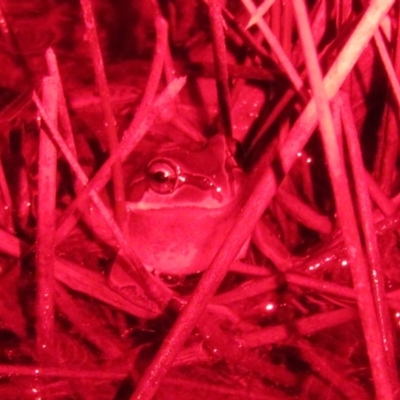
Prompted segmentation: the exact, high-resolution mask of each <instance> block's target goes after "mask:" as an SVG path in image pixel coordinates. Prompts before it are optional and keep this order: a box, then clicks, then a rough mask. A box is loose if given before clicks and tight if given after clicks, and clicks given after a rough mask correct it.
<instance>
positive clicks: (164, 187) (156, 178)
mask: <svg viewBox="0 0 400 400" xmlns="http://www.w3.org/2000/svg"><path fill="white" fill-rule="evenodd" d="M178 175H179V171H178V170H177V168H174V166H173V165H172V164H171V163H169V162H168V161H166V160H155V161H153V162H151V163H150V164H149V165H148V166H147V171H146V176H147V180H148V182H149V186H150V188H151V189H152V190H154V191H155V192H156V193H159V194H167V193H171V192H172V191H173V190H174V189H175V188H176V186H177V183H178V179H179V177H178Z"/></svg>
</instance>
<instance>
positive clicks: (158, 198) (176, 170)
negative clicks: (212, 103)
mask: <svg viewBox="0 0 400 400" xmlns="http://www.w3.org/2000/svg"><path fill="white" fill-rule="evenodd" d="M234 147H235V145H234V143H233V141H231V140H230V139H229V138H226V137H225V136H224V135H222V134H216V135H214V136H212V137H211V138H209V139H208V140H196V141H195V140H193V139H192V138H186V137H184V136H183V137H182V135H181V136H179V135H176V134H174V135H172V136H171V135H168V134H160V133H159V132H149V133H148V134H146V135H145V137H144V138H143V139H142V140H141V142H140V143H139V144H138V146H137V147H136V149H135V150H134V152H133V153H132V154H131V156H130V157H129V159H128V160H127V162H125V163H124V165H123V170H124V179H125V181H126V188H125V190H126V204H127V211H128V217H127V226H128V235H129V239H130V241H131V243H132V246H133V249H134V251H135V253H136V254H137V256H138V257H139V259H140V260H141V261H142V263H143V265H144V266H145V267H146V268H147V269H148V270H150V271H153V272H155V273H157V274H164V275H189V274H195V273H199V272H202V271H204V270H205V269H206V268H207V267H208V265H209V264H210V262H211V261H212V259H213V257H214V256H215V254H216V252H217V251H218V249H219V247H220V246H221V244H222V242H223V240H224V238H225V236H226V234H227V232H228V230H229V228H230V227H231V225H232V223H233V219H234V215H235V213H236V211H237V207H238V199H239V193H240V188H241V184H242V180H243V171H242V169H241V168H240V167H239V165H238V163H237V162H236V159H235V157H234ZM116 270H117V268H116V267H113V269H112V273H111V275H110V277H111V278H112V276H113V275H116V274H115V271H116ZM113 272H114V274H113Z"/></svg>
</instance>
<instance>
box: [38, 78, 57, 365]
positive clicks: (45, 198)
mask: <svg viewBox="0 0 400 400" xmlns="http://www.w3.org/2000/svg"><path fill="white" fill-rule="evenodd" d="M57 96H58V89H57V84H56V82H55V80H54V79H53V78H50V77H48V78H44V79H43V103H44V107H45V109H46V111H47V112H48V114H49V118H51V120H52V121H53V123H54V124H56V122H57V113H58V110H57V103H58V102H57ZM38 163H39V181H38V211H37V213H38V223H37V247H36V249H37V270H36V274H37V295H36V316H37V318H36V349H37V352H38V357H39V359H40V360H41V361H42V362H44V361H46V362H51V360H52V354H53V345H54V264H55V240H54V236H55V235H54V233H55V216H56V191H57V182H56V177H57V172H56V171H57V150H56V147H55V146H54V144H53V142H52V141H51V139H50V138H49V137H48V135H47V134H46V133H45V132H44V128H42V129H41V130H40V140H39V161H38Z"/></svg>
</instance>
